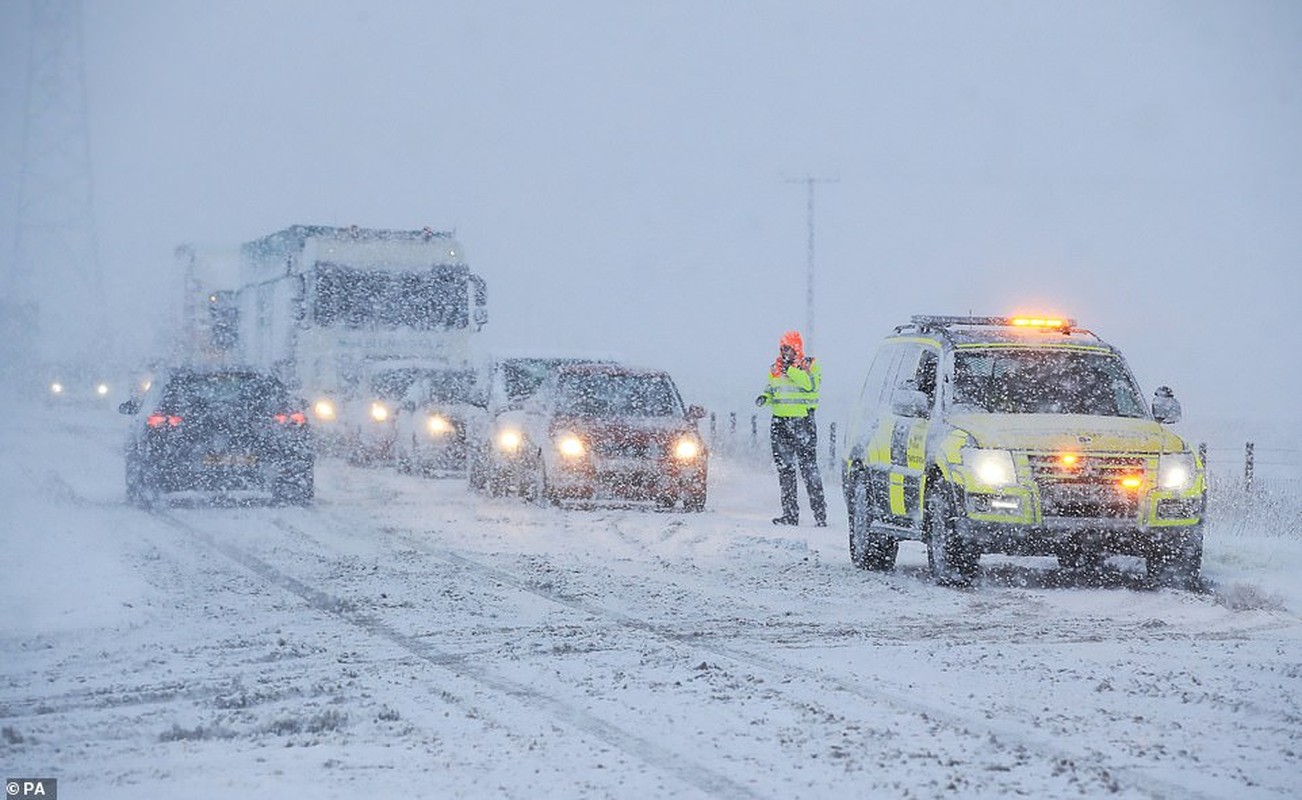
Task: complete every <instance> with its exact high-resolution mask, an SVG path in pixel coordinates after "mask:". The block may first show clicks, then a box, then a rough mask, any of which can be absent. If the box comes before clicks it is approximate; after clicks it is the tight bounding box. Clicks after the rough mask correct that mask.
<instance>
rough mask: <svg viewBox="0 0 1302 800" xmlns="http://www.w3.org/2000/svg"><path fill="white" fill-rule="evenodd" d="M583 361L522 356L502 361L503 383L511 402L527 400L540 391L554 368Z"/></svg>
mask: <svg viewBox="0 0 1302 800" xmlns="http://www.w3.org/2000/svg"><path fill="white" fill-rule="evenodd" d="M579 363H583V362H582V361H580V360H578V359H561V358H521V359H514V360H512V361H505V362H503V363H502V383H503V388H504V389H505V390H506V398H507V400H508V401H509V402H511V403H518V402H520V401H522V400H527V399H529V398H530V397H532V396H533V393H534V392H536V391H538V387H539V386H541V385H542V382H543V381H545V380H546V379H547V376H548V375H550V374H551V372H552V370H554V369H556V368H557V367H559V366H563V365H565V364H579Z"/></svg>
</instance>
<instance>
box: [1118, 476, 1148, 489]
mask: <svg viewBox="0 0 1302 800" xmlns="http://www.w3.org/2000/svg"><path fill="white" fill-rule="evenodd" d="M1141 483H1143V481H1141V480H1140V479H1139V476H1138V475H1127V476H1126V477H1124V478H1122V479H1121V486H1122V488H1123V489H1138V488H1139V486H1140V484H1141Z"/></svg>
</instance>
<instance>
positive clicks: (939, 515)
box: [924, 481, 981, 586]
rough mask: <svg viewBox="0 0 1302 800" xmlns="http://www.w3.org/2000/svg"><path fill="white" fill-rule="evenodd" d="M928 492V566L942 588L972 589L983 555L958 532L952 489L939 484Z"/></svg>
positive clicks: (926, 523) (926, 524)
mask: <svg viewBox="0 0 1302 800" xmlns="http://www.w3.org/2000/svg"><path fill="white" fill-rule="evenodd" d="M936 483H937V485H936V486H933V487H930V488H929V489H928V491H927V499H926V509H925V511H926V518H925V521H924V524H925V526H926V531H927V565H928V566H929V567H930V568H931V577H932V579H933V580H935V581H936V583H938V584H941V585H942V586H968V585H970V584H971V583H972V581H973V579H975V578H976V575H977V570H978V569H979V568H980V559H981V553H980V552H979V551H977V550H976V548H974V547H973V546H972V545H971V543H969V542H965V541H964V540H963V537H962V536H960V535H959V533H958V526H957V524H956V522H955V513H954V510H953V509H954V503H953V500H952V499H951V498H950V490H949V487H947V486H945V485H943V484H941V483H940V482H939V481H936Z"/></svg>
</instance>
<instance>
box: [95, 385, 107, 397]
mask: <svg viewBox="0 0 1302 800" xmlns="http://www.w3.org/2000/svg"><path fill="white" fill-rule="evenodd" d="M108 393H109V388H108V384H107V383H97V384H95V394H97V395H99V396H100V397H107V396H108Z"/></svg>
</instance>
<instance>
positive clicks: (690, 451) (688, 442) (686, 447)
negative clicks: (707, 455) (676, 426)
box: [674, 436, 701, 461]
mask: <svg viewBox="0 0 1302 800" xmlns="http://www.w3.org/2000/svg"><path fill="white" fill-rule="evenodd" d="M700 454H701V443H700V442H699V441H697V440H696V438H695V437H693V436H683V437H682V438H680V439H679V440H678V441H677V442H675V443H674V458H676V459H678V460H679V461H691V460H692V459H693V458H696V457H697V456H699V455H700Z"/></svg>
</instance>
